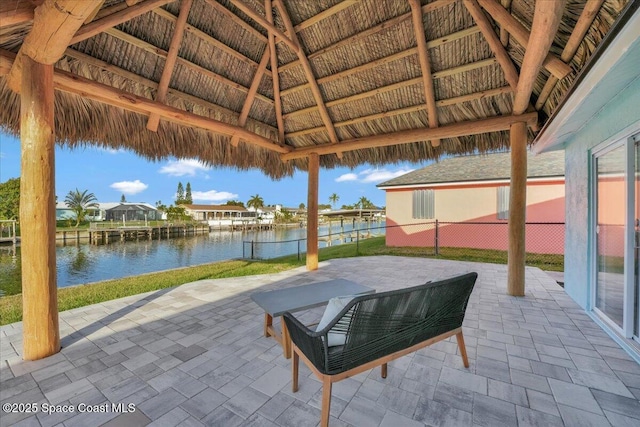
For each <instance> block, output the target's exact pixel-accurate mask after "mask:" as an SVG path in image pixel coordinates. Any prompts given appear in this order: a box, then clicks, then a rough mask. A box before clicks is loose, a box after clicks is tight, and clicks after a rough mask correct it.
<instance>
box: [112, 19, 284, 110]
mask: <svg viewBox="0 0 640 427" xmlns="http://www.w3.org/2000/svg"><path fill="white" fill-rule="evenodd" d="M105 33H106V34H109V35H110V36H112V37H115V38H117V39H120V40H122V41H126V42H127V43H130V44H132V45H134V46H136V47H138V48H140V49H142V50H144V51H145V52H149V53H152V54H154V55H157V56H160V57H162V58H166V57H167V55H168V52H167V51H165V50H163V49H160V48H159V47H156V46H154V45H152V44H151V43H148V42H146V41H144V40H140V39H138V38H136V37H134V36H132V35H130V34H127V33H125V32H124V31H120V30H116V29H115V28H109V29H107V30H106V31H105ZM177 62H178V63H179V64H181V65H183V66H185V67H187V68H190V69H192V70H194V71H195V72H197V73H200V74H202V75H204V76H207V77H210V78H212V79H214V80H215V81H217V82H220V83H222V84H224V85H227V86H229V87H231V88H233V89H236V90H239V91H241V92H244V93H248V92H249V88H247V87H244V86H243V85H241V84H240V83H236V82H234V81H233V80H230V79H228V78H226V77H224V76H221V75H220V74H217V73H215V72H214V71H211V70H209V69H207V68H204V67H201V66H200V65H198V64H194V63H193V62H191V61H188V60H186V59H184V58H181V57H178V59H177ZM256 98H257V99H259V100H260V101H263V102H266V103H268V104H270V105H271V104H273V100H271V99H270V98H267V97H266V96H264V95H261V94H257V95H256Z"/></svg>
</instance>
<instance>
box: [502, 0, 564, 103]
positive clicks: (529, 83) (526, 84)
mask: <svg viewBox="0 0 640 427" xmlns="http://www.w3.org/2000/svg"><path fill="white" fill-rule="evenodd" d="M565 2H566V0H555V1H553V2H538V3H536V8H535V14H534V15H533V25H532V27H531V42H530V43H529V44H528V46H527V51H526V53H525V55H524V59H523V61H522V67H521V70H520V81H519V82H518V89H517V90H516V94H515V100H514V101H513V114H515V115H518V114H522V113H524V112H525V111H526V109H527V107H528V106H529V102H530V98H531V93H532V92H533V85H534V84H535V82H536V78H537V77H538V73H539V71H540V67H541V65H542V63H543V61H544V59H545V58H546V57H547V56H548V55H549V48H550V47H551V43H553V39H554V37H555V35H556V32H557V31H558V26H559V25H560V20H561V19H562V13H563V12H564V5H565Z"/></svg>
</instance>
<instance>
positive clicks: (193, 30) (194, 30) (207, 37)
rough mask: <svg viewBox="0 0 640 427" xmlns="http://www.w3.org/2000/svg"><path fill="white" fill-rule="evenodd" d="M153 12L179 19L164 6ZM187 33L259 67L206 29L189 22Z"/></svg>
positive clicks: (268, 73)
mask: <svg viewBox="0 0 640 427" xmlns="http://www.w3.org/2000/svg"><path fill="white" fill-rule="evenodd" d="M151 12H153V13H155V14H156V15H158V16H160V17H162V18H164V19H166V20H168V21H172V22H176V21H177V20H178V17H177V16H175V15H174V14H172V13H171V12H168V11H166V10H164V9H162V8H157V9H153V10H152V11H151ZM185 29H186V31H187V33H190V34H191V35H193V36H195V37H197V38H199V39H200V40H202V41H204V42H206V43H209V44H210V45H212V46H214V47H215V48H216V49H220V50H222V51H223V52H225V53H226V54H228V55H230V56H233V57H234V58H236V59H237V60H239V61H242V62H243V63H245V64H247V65H249V66H251V67H253V68H256V69H257V68H258V63H257V62H256V61H254V60H253V59H251V58H249V57H247V56H245V55H243V54H242V53H240V52H238V51H237V50H235V49H233V48H231V47H229V46H227V45H226V44H224V43H222V42H221V41H220V40H218V39H216V38H214V37H212V36H210V35H209V34H207V33H205V32H204V31H202V30H200V29H198V28H196V27H194V26H193V25H189V24H187V26H186V27H185ZM265 74H266V75H268V76H271V71H269V70H265Z"/></svg>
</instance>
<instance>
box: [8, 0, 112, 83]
mask: <svg viewBox="0 0 640 427" xmlns="http://www.w3.org/2000/svg"><path fill="white" fill-rule="evenodd" d="M103 2H104V0H87V1H83V2H78V1H75V0H56V1H53V0H47V1H45V2H44V3H42V4H41V5H40V6H38V7H37V8H36V9H35V11H34V18H33V27H31V31H29V34H27V36H26V37H25V38H24V41H23V43H22V46H20V50H19V51H18V56H17V57H16V60H15V61H14V63H13V66H12V67H11V71H10V72H9V75H8V76H7V85H8V86H9V88H11V90H13V91H14V92H16V93H20V87H21V85H22V58H23V57H24V56H25V55H26V56H28V57H29V58H31V59H32V60H34V61H35V62H38V63H40V64H47V65H51V64H55V63H56V61H58V60H59V59H60V58H62V56H63V55H64V51H65V50H66V49H67V46H68V45H69V40H71V39H72V37H73V35H74V34H75V33H76V31H78V28H81V27H82V24H83V23H84V21H85V19H87V17H88V16H89V15H91V13H92V12H93V11H94V10H95V9H96V7H98V6H100V5H102V3H103Z"/></svg>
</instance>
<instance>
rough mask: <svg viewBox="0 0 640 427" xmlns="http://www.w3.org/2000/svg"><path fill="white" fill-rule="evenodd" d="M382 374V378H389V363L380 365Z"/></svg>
mask: <svg viewBox="0 0 640 427" xmlns="http://www.w3.org/2000/svg"><path fill="white" fill-rule="evenodd" d="M380 376H381V377H382V378H387V364H386V363H383V364H382V366H380Z"/></svg>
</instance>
